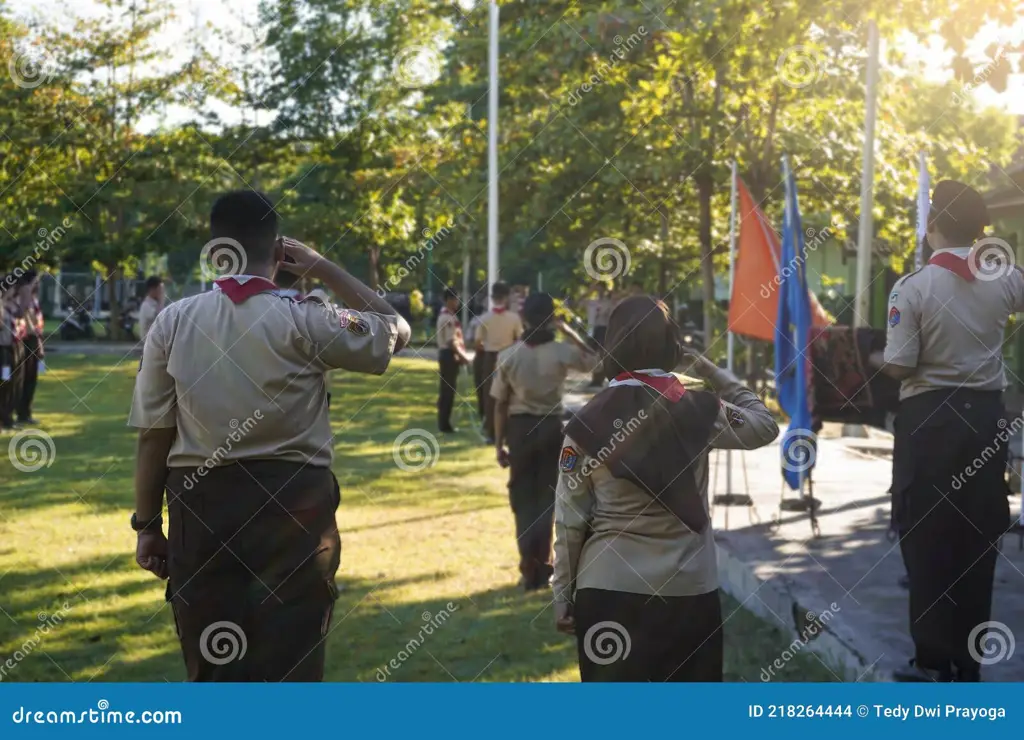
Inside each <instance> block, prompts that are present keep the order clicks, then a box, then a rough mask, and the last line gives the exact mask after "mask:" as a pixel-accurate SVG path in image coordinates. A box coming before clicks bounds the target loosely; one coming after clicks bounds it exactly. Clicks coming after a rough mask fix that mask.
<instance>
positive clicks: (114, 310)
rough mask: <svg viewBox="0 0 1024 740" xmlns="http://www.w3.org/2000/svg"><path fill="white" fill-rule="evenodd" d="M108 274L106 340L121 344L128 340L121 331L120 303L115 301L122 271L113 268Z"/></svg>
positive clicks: (122, 274)
mask: <svg viewBox="0 0 1024 740" xmlns="http://www.w3.org/2000/svg"><path fill="white" fill-rule="evenodd" d="M109 274H110V277H109V279H108V280H107V301H108V303H109V304H110V321H109V323H108V325H107V326H108V327H109V331H108V335H107V338H108V339H109V340H110V341H112V342H122V341H125V340H127V339H129V337H126V336H125V334H124V332H123V331H121V302H120V301H119V300H118V299H117V286H118V285H120V284H121V280H122V279H123V278H124V271H123V270H122V269H121V268H120V267H115V268H114V269H113V270H111V271H110V273H109Z"/></svg>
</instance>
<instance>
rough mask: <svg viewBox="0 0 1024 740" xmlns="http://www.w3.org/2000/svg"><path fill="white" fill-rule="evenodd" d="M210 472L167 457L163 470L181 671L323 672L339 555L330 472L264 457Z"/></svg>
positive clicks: (238, 677)
mask: <svg viewBox="0 0 1024 740" xmlns="http://www.w3.org/2000/svg"><path fill="white" fill-rule="evenodd" d="M200 470H202V469H200ZM205 473H206V474H205V475H204V476H200V475H199V470H196V469H191V468H190V469H185V468H172V469H171V471H170V475H169V478H168V481H167V497H168V513H169V516H170V521H169V526H168V530H169V535H168V540H169V545H170V547H169V550H170V552H169V555H170V557H169V561H168V566H169V570H170V579H169V582H168V586H167V598H168V600H169V601H170V602H171V606H172V608H173V612H174V621H175V627H176V629H177V633H178V638H179V640H180V641H181V650H182V654H183V655H184V658H185V666H186V668H187V670H188V680H189V681H321V680H323V675H324V658H325V639H326V637H327V634H328V631H329V628H330V621H331V614H332V611H333V608H334V602H335V599H336V598H337V593H338V592H337V588H336V587H335V583H334V576H335V573H336V572H337V569H338V562H339V559H340V557H341V541H340V539H339V536H338V526H337V523H336V521H335V518H334V512H335V510H336V509H337V507H338V504H339V501H340V494H339V491H338V485H337V482H336V480H335V479H334V475H333V474H332V473H331V471H330V470H329V469H327V468H314V467H310V466H304V465H301V464H298V463H286V462H275V461H269V460H267V461H250V462H245V463H239V464H235V465H225V466H222V467H216V468H212V469H209V470H206V471H205Z"/></svg>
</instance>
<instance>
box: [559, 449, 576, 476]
mask: <svg viewBox="0 0 1024 740" xmlns="http://www.w3.org/2000/svg"><path fill="white" fill-rule="evenodd" d="M579 459H580V455H579V453H578V452H576V448H575V447H563V448H562V457H561V459H560V460H559V463H558V466H559V467H560V468H561V469H562V472H563V473H571V472H572V471H574V470H575V469H576V462H577V461H578V460H579Z"/></svg>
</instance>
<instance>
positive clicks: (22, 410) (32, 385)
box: [15, 336, 42, 421]
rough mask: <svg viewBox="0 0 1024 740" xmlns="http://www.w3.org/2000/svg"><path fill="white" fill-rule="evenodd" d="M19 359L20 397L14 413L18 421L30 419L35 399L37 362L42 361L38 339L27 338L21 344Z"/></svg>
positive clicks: (34, 337)
mask: <svg viewBox="0 0 1024 740" xmlns="http://www.w3.org/2000/svg"><path fill="white" fill-rule="evenodd" d="M22 348H23V350H24V351H23V352H22V358H21V395H20V396H19V398H18V399H17V402H16V406H15V411H17V412H18V421H28V420H29V419H31V418H32V402H33V401H34V400H35V397H36V384H37V383H38V381H39V361H40V360H41V359H42V346H41V341H40V339H39V337H37V336H28V337H25V341H24V342H23V343H22Z"/></svg>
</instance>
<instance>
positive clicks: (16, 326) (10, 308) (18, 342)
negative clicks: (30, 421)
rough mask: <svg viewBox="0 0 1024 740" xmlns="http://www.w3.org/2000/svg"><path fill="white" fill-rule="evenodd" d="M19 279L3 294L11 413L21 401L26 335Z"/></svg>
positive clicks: (14, 412) (26, 326)
mask: <svg viewBox="0 0 1024 740" xmlns="http://www.w3.org/2000/svg"><path fill="white" fill-rule="evenodd" d="M20 280H21V278H19V282H17V283H15V285H14V286H13V287H11V288H10V289H8V290H7V292H6V293H5V294H4V296H3V300H4V306H5V308H6V310H7V317H8V322H9V323H10V327H11V354H10V356H11V377H10V380H9V383H10V385H9V386H8V388H9V393H10V407H11V413H12V414H16V413H17V411H18V405H19V404H20V403H21V392H22V388H23V387H24V382H25V337H26V336H28V324H27V323H26V321H25V310H24V308H23V307H22V303H21V300H20V295H21V293H20V290H21V287H20V286H21V283H20ZM14 426H15V427H19V426H21V424H20V423H18V422H17V421H15V422H14Z"/></svg>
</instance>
